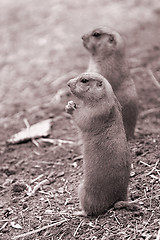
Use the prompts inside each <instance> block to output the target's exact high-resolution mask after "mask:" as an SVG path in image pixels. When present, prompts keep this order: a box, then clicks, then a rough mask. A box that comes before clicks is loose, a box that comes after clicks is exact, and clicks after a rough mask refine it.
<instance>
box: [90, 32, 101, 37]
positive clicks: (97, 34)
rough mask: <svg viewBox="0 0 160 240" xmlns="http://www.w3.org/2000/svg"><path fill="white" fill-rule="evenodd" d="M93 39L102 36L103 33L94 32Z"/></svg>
mask: <svg viewBox="0 0 160 240" xmlns="http://www.w3.org/2000/svg"><path fill="white" fill-rule="evenodd" d="M92 36H93V37H100V36H101V33H100V32H94V33H93V34H92Z"/></svg>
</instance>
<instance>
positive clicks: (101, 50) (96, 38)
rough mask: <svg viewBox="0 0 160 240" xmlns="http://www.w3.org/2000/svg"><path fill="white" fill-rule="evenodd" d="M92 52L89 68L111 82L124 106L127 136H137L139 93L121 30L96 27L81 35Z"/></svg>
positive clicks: (128, 137) (123, 112) (123, 114)
mask: <svg viewBox="0 0 160 240" xmlns="http://www.w3.org/2000/svg"><path fill="white" fill-rule="evenodd" d="M82 39H83V45H84V47H85V48H86V49H87V50H88V51H89V53H90V62H89V67H88V70H87V72H98V73H100V74H101V75H102V76H104V77H105V78H106V79H107V80H108V81H109V83H110V84H111V86H112V88H113V91H114V93H115V95H116V97H117V99H118V101H119V102H120V104H121V106H122V116H123V122H124V127H125V132H126V136H127V139H130V138H133V137H134V130H135V125H136V120H137V115H138V97H137V93H136V88H135V85H134V82H133V80H132V79H131V78H130V73H129V68H128V64H127V61H126V56H125V43H124V40H123V39H122V37H121V36H120V34H119V33H118V32H116V31H114V30H111V29H110V28H107V27H101V28H97V29H94V30H93V31H91V32H89V33H87V34H85V35H83V36H82Z"/></svg>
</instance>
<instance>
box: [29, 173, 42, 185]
mask: <svg viewBox="0 0 160 240" xmlns="http://www.w3.org/2000/svg"><path fill="white" fill-rule="evenodd" d="M43 176H44V174H41V175H39V176H38V177H36V178H34V179H33V180H31V184H32V183H34V182H36V181H37V180H39V179H40V178H41V177H43Z"/></svg>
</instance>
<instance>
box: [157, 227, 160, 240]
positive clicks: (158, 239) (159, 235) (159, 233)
mask: <svg viewBox="0 0 160 240" xmlns="http://www.w3.org/2000/svg"><path fill="white" fill-rule="evenodd" d="M156 240H160V229H159V230H158V234H157V237H156Z"/></svg>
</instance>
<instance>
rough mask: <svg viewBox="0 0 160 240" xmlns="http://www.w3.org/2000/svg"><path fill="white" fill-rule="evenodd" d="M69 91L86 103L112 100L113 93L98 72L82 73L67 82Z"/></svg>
mask: <svg viewBox="0 0 160 240" xmlns="http://www.w3.org/2000/svg"><path fill="white" fill-rule="evenodd" d="M68 86H69V87H70V90H71V92H72V93H73V95H75V96H76V97H77V98H79V99H80V100H82V101H83V102H85V103H86V104H94V103H96V102H99V101H101V100H102V101H105V102H106V101H107V102H108V103H109V105H112V103H113V102H114V98H115V95H114V93H113V90H112V87H111V85H110V84H109V82H108V81H107V80H106V79H105V78H104V77H103V76H102V75H100V74H98V73H82V74H80V75H79V76H78V77H76V78H74V79H71V80H70V81H69V82H68Z"/></svg>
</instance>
